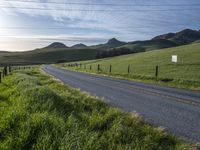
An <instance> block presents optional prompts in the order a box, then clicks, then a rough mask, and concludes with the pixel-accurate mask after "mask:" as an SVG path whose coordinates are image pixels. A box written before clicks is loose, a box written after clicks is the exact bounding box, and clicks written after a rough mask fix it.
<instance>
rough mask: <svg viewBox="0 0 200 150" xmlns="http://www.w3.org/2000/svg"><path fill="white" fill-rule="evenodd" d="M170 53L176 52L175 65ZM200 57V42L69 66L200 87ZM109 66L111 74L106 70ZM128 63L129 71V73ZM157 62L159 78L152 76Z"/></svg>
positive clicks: (175, 84) (95, 71)
mask: <svg viewBox="0 0 200 150" xmlns="http://www.w3.org/2000/svg"><path fill="white" fill-rule="evenodd" d="M171 55H178V63H177V64H173V63H172V62H171ZM199 58H200V44H199V43H197V44H191V45H186V46H179V47H175V48H168V49H162V50H154V51H149V52H144V53H137V54H130V55H125V56H119V57H113V58H107V59H99V60H92V61H83V62H78V63H81V64H82V67H81V68H80V66H79V67H73V68H72V69H76V70H79V71H87V72H93V73H97V66H98V64H99V65H100V71H99V72H98V73H102V74H110V75H114V76H122V77H126V78H131V79H139V80H147V81H148V80H149V81H150V82H151V81H152V82H154V81H155V80H156V82H160V83H161V84H162V83H163V84H167V85H171V86H176V87H183V88H189V89H196V90H200V59H199ZM72 64H74V63H72ZM110 65H112V70H111V73H109V70H110ZM129 65H130V73H129V74H128V66H129ZM156 65H158V67H159V70H158V79H155V68H156ZM62 66H63V65H62ZM64 66H67V65H64ZM90 66H91V68H92V69H91V70H90ZM85 68H86V69H85ZM154 83H155V82H154Z"/></svg>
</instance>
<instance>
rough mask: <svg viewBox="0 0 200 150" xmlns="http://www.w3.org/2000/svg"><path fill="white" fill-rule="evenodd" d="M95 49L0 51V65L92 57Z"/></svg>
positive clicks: (55, 61)
mask: <svg viewBox="0 0 200 150" xmlns="http://www.w3.org/2000/svg"><path fill="white" fill-rule="evenodd" d="M95 56H96V50H93V49H70V48H59V49H52V48H51V49H47V48H45V49H38V50H34V51H28V52H14V53H8V52H7V53H0V66H3V65H25V64H46V63H57V62H68V61H76V60H88V59H94V58H95Z"/></svg>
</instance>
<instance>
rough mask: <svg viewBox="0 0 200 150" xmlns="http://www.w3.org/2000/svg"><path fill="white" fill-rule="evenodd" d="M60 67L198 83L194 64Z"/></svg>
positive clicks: (199, 73) (199, 74)
mask: <svg viewBox="0 0 200 150" xmlns="http://www.w3.org/2000/svg"><path fill="white" fill-rule="evenodd" d="M62 67H65V68H66V67H67V68H69V69H70V68H71V69H74V70H79V71H85V72H91V73H101V74H110V75H123V76H129V77H133V76H140V77H146V78H153V79H160V80H163V81H165V82H169V81H172V80H174V79H176V80H187V81H196V82H200V65H196V64H187V65H181V64H165V65H162V64H160V65H159V64H158V65H133V64H124V65H117V64H98V63H95V64H81V63H73V64H71V63H70V64H62Z"/></svg>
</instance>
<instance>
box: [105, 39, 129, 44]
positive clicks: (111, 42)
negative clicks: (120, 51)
mask: <svg viewBox="0 0 200 150" xmlns="http://www.w3.org/2000/svg"><path fill="white" fill-rule="evenodd" d="M106 44H107V45H110V46H121V45H124V44H126V42H121V41H119V40H117V39H116V38H112V39H110V40H108V42H107V43H106Z"/></svg>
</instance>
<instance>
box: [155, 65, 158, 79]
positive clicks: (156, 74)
mask: <svg viewBox="0 0 200 150" xmlns="http://www.w3.org/2000/svg"><path fill="white" fill-rule="evenodd" d="M155 76H156V79H157V78H158V65H157V66H156V71H155Z"/></svg>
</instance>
